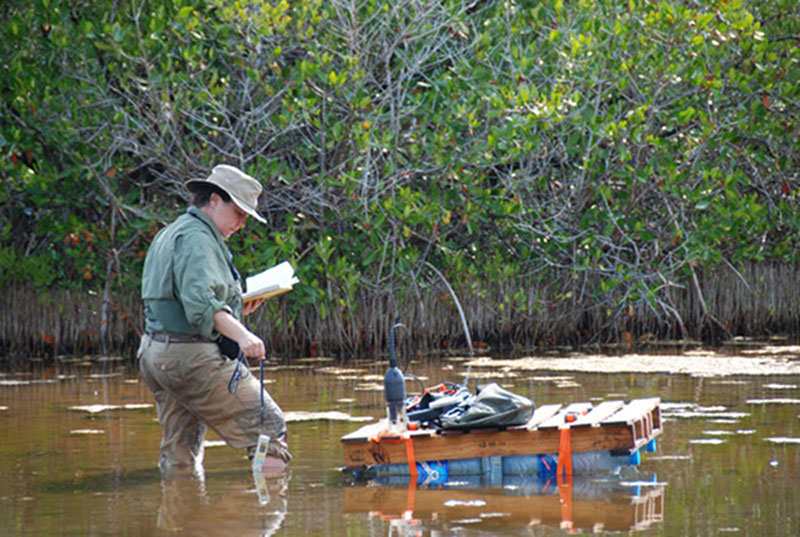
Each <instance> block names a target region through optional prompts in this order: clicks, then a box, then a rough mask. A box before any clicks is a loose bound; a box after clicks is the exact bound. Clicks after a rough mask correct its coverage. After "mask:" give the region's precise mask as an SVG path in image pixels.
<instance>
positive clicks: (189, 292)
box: [173, 232, 233, 338]
mask: <svg viewBox="0 0 800 537" xmlns="http://www.w3.org/2000/svg"><path fill="white" fill-rule="evenodd" d="M174 260H175V261H174V266H173V271H174V272H173V276H174V284H175V291H176V294H177V297H178V299H179V301H180V303H181V305H182V306H183V310H184V312H185V314H186V320H187V321H188V322H189V324H190V325H192V326H193V327H195V328H196V329H197V332H198V333H199V334H201V335H202V336H204V337H209V338H210V337H212V336H213V333H214V314H215V313H216V312H218V311H221V310H226V311H228V312H229V313H233V312H232V310H231V308H230V306H228V304H227V301H228V300H229V299H230V294H231V292H232V288H231V284H230V280H231V276H230V268H229V266H228V263H227V262H226V261H225V259H224V257H223V256H222V255H221V252H220V248H219V246H218V245H217V244H216V241H215V240H214V238H213V237H211V236H209V235H208V234H206V233H202V232H191V233H187V234H185V235H183V236H181V237H179V238H177V240H176V241H175V257H174Z"/></svg>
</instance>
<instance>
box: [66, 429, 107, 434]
mask: <svg viewBox="0 0 800 537" xmlns="http://www.w3.org/2000/svg"><path fill="white" fill-rule="evenodd" d="M69 434H75V435H82V434H85V435H92V434H106V432H105V431H103V430H102V429H73V430H72V431H70V432H69Z"/></svg>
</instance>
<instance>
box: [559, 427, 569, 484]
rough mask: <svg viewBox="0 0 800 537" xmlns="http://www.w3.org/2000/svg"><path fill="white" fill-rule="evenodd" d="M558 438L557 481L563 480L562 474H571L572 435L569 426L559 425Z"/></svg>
mask: <svg viewBox="0 0 800 537" xmlns="http://www.w3.org/2000/svg"><path fill="white" fill-rule="evenodd" d="M559 430H560V435H559V438H558V468H557V469H556V474H557V475H558V479H559V483H562V482H563V476H564V474H566V475H568V476H571V475H572V435H571V429H570V428H569V426H567V427H561V428H560V429H559Z"/></svg>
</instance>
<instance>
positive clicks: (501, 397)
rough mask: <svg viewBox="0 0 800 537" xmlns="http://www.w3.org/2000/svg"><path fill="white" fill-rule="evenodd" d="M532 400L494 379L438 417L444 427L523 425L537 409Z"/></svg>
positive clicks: (470, 427)
mask: <svg viewBox="0 0 800 537" xmlns="http://www.w3.org/2000/svg"><path fill="white" fill-rule="evenodd" d="M534 408H535V407H534V404H533V401H531V400H530V399H528V398H527V397H523V396H521V395H517V394H515V393H512V392H510V391H508V390H506V389H503V388H501V387H500V386H499V385H498V384H497V383H495V382H493V383H491V384H487V385H485V386H481V387H479V388H478V392H477V393H476V394H475V395H470V396H469V397H468V398H466V399H464V400H463V401H462V402H461V403H459V404H458V405H456V406H454V407H452V408H451V409H450V410H448V411H447V412H445V413H443V414H442V415H441V416H439V422H440V425H441V427H442V428H443V429H478V428H485V427H513V426H515V425H524V424H525V423H527V422H528V420H530V419H531V416H533V411H534Z"/></svg>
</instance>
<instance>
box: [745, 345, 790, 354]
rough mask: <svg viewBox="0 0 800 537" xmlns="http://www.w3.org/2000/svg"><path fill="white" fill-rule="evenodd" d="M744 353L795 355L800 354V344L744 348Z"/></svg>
mask: <svg viewBox="0 0 800 537" xmlns="http://www.w3.org/2000/svg"><path fill="white" fill-rule="evenodd" d="M739 352H741V353H742V354H746V355H748V356H779V355H794V356H800V346H797V345H781V346H777V347H776V346H770V345H767V346H766V347H761V348H759V349H742V350H741V351H739Z"/></svg>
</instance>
